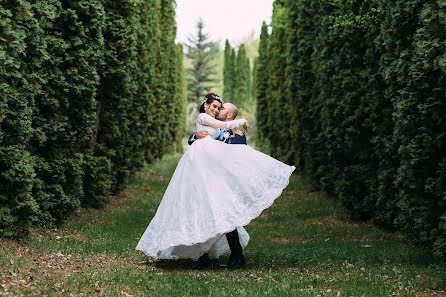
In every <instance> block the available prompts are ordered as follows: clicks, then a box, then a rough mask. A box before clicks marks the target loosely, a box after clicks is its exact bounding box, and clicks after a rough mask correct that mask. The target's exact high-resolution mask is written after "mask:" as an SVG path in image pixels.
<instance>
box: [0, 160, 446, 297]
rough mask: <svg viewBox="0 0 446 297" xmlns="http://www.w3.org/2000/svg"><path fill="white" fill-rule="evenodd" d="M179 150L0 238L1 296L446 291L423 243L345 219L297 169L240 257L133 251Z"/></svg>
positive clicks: (254, 225) (445, 273)
mask: <svg viewBox="0 0 446 297" xmlns="http://www.w3.org/2000/svg"><path fill="white" fill-rule="evenodd" d="M179 159H180V155H169V156H166V157H165V158H164V159H162V160H160V161H158V162H155V163H154V164H151V165H150V166H147V167H145V168H144V169H143V170H141V171H139V172H136V173H135V174H134V175H132V177H131V178H129V179H128V181H127V183H126V187H125V188H124V189H123V191H122V192H121V193H120V194H119V195H117V196H115V197H113V199H112V201H111V202H110V203H109V204H108V205H107V207H105V208H104V209H100V210H86V209H83V210H82V211H81V212H80V213H77V214H75V215H73V216H72V217H71V218H70V219H69V220H68V221H67V222H66V223H65V224H64V225H63V226H61V227H60V228H58V229H34V230H33V231H32V232H31V234H30V236H29V238H26V239H23V240H21V241H11V240H5V239H0V267H1V269H0V283H1V287H0V295H2V296H3V295H4V296H44V295H46V296H191V295H192V296H446V268H445V266H444V265H442V264H440V262H439V261H438V260H437V259H435V258H433V257H431V256H430V255H429V253H428V252H427V251H425V250H424V249H423V248H422V247H419V246H417V245H414V244H411V243H409V242H406V241H405V240H404V239H403V238H402V237H401V236H399V235H398V234H394V233H390V232H386V231H384V230H381V229H379V228H377V227H374V226H372V225H371V224H369V223H367V222H352V221H350V220H349V219H348V217H347V216H346V215H345V214H344V213H343V211H342V209H341V208H340V207H339V206H338V205H337V204H336V203H335V202H334V201H333V200H332V199H330V198H329V197H326V195H324V193H321V192H311V191H310V187H309V186H308V184H307V183H305V181H304V180H303V179H302V178H301V177H300V176H299V175H298V174H294V175H293V176H292V178H291V181H290V184H289V186H288V187H287V188H286V190H285V191H284V192H283V194H282V196H281V197H279V198H278V199H277V200H276V202H275V203H274V205H273V206H272V207H270V208H269V209H267V210H265V211H264V212H263V213H262V214H261V215H260V216H259V217H258V218H256V219H255V220H253V221H252V222H251V223H250V224H249V225H248V226H246V230H247V231H248V233H249V234H250V235H251V240H250V242H249V244H248V247H247V248H246V249H245V251H244V255H245V257H246V260H247V265H246V266H245V267H244V268H242V269H235V270H228V269H225V268H223V267H221V266H220V265H219V263H225V262H226V261H227V260H228V256H225V257H223V258H220V259H219V260H212V265H211V267H210V268H209V269H207V270H203V271H193V270H191V269H190V268H191V267H192V266H193V262H192V261H189V260H181V261H159V260H154V259H152V258H149V257H146V256H145V255H143V254H142V253H140V252H138V251H136V250H135V246H136V244H137V242H138V240H139V237H140V236H141V235H142V233H143V232H144V230H145V228H146V227H147V225H148V223H149V222H150V219H151V218H152V217H153V215H154V214H155V211H156V209H157V206H158V204H159V202H160V201H161V198H162V196H163V193H164V190H165V189H166V187H167V185H168V183H169V179H170V176H171V175H172V173H173V171H174V170H175V167H176V164H177V162H178V160H179Z"/></svg>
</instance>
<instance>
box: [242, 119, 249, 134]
mask: <svg viewBox="0 0 446 297" xmlns="http://www.w3.org/2000/svg"><path fill="white" fill-rule="evenodd" d="M243 129H245V133H248V129H249V124H248V121H245V123H244V124H243Z"/></svg>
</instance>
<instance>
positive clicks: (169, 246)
mask: <svg viewBox="0 0 446 297" xmlns="http://www.w3.org/2000/svg"><path fill="white" fill-rule="evenodd" d="M236 116H237V108H236V107H235V106H234V105H233V104H231V103H224V104H223V101H222V100H221V98H220V97H219V96H218V95H216V94H214V93H210V94H208V95H206V97H205V98H204V100H203V102H202V103H201V105H200V114H199V115H198V118H197V122H196V128H195V132H196V133H195V134H194V135H192V136H191V138H190V139H189V144H191V146H190V148H189V149H188V150H187V151H186V153H185V154H184V155H183V156H182V158H181V159H180V161H179V163H178V165H177V168H176V169H175V172H174V174H173V176H172V179H171V180H170V183H169V185H168V187H167V189H166V192H165V193H164V196H163V199H162V201H161V203H160V205H159V207H158V210H157V212H156V214H155V216H154V217H153V219H152V221H151V222H150V224H149V226H148V227H147V229H146V231H145V232H144V234H143V235H142V237H141V239H140V240H139V242H138V245H137V246H136V249H137V250H140V251H142V252H144V253H145V254H146V255H148V256H151V257H154V258H157V259H180V258H182V259H183V258H188V259H193V260H196V261H198V262H197V264H196V265H195V267H194V268H196V269H202V268H205V267H206V266H207V265H208V263H209V258H218V257H219V256H220V255H222V254H224V253H228V252H231V255H230V257H229V263H228V266H229V267H236V266H243V265H244V264H245V259H244V257H243V254H242V248H244V247H245V246H246V245H247V244H248V241H249V235H248V233H247V232H246V230H245V229H244V228H243V226H245V225H247V224H248V223H249V222H250V221H251V220H253V219H254V218H256V217H257V216H258V215H260V213H261V212H262V211H263V210H264V209H266V208H268V207H270V206H271V205H272V203H273V202H274V200H275V199H276V198H277V197H279V196H280V194H281V193H282V190H283V189H284V188H285V187H286V186H287V185H288V182H289V178H290V175H291V173H292V172H293V171H294V169H295V167H294V166H289V165H286V164H284V163H282V162H280V161H278V160H276V159H274V158H272V157H270V156H268V155H266V154H263V153H261V152H259V151H256V150H254V149H252V148H251V147H250V146H248V145H246V137H245V135H244V134H243V133H241V131H240V130H239V129H238V127H241V126H244V128H245V130H247V129H248V127H249V126H248V122H247V121H246V120H245V119H238V120H237V119H235V118H236Z"/></svg>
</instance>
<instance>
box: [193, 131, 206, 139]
mask: <svg viewBox="0 0 446 297" xmlns="http://www.w3.org/2000/svg"><path fill="white" fill-rule="evenodd" d="M208 135H209V133H208V131H206V130H201V131H200V132H197V133H195V138H197V139H202V138H205V137H206V136H208Z"/></svg>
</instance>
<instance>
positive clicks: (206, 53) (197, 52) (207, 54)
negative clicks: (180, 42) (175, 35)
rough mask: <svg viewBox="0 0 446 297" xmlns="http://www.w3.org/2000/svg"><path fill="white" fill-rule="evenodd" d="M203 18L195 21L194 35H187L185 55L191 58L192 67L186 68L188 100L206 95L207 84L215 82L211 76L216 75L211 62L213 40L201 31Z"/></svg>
mask: <svg viewBox="0 0 446 297" xmlns="http://www.w3.org/2000/svg"><path fill="white" fill-rule="evenodd" d="M203 28H204V24H203V20H202V19H200V20H199V21H198V23H197V35H196V37H193V36H191V37H189V38H188V41H189V44H186V47H187V53H186V57H188V58H189V59H190V60H191V64H192V67H190V68H188V69H187V74H188V78H187V89H188V96H187V98H188V101H190V102H194V101H197V100H200V99H201V98H202V97H204V96H205V95H206V92H207V90H208V89H209V84H211V83H213V82H215V79H214V78H212V77H213V76H214V75H216V72H215V65H213V64H212V60H213V59H214V54H213V51H212V49H213V48H214V44H215V43H214V42H212V41H210V40H209V36H208V34H207V33H204V32H203V31H204V30H203Z"/></svg>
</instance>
